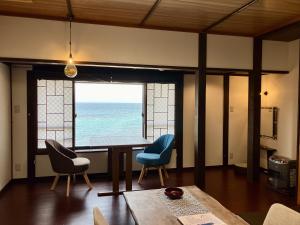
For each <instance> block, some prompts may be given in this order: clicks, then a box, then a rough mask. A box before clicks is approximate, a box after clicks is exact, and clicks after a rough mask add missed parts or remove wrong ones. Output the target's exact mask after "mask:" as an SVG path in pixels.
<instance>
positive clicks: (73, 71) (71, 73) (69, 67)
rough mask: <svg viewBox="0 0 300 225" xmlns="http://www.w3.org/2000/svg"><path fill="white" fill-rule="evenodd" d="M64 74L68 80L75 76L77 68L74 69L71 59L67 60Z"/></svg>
mask: <svg viewBox="0 0 300 225" xmlns="http://www.w3.org/2000/svg"><path fill="white" fill-rule="evenodd" d="M64 72H65V75H66V76H67V77H69V78H74V77H76V76H77V68H76V65H75V64H74V62H73V59H72V57H70V58H69V60H68V63H67V65H66V67H65V70H64Z"/></svg>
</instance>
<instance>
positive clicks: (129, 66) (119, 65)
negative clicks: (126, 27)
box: [0, 57, 197, 73]
mask: <svg viewBox="0 0 300 225" xmlns="http://www.w3.org/2000/svg"><path fill="white" fill-rule="evenodd" d="M0 62H8V63H20V64H30V65H65V64H66V61H64V60H49V59H32V58H7V57H0ZM76 65H78V66H85V67H88V66H90V67H111V68H127V69H157V70H160V71H161V70H180V71H185V72H186V73H191V72H195V71H196V70H197V67H192V66H191V67H186V66H169V65H153V64H149V65H147V64H130V63H110V62H91V61H76Z"/></svg>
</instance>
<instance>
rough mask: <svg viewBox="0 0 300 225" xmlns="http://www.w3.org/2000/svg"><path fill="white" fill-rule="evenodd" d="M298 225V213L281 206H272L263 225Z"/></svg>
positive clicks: (299, 219)
mask: <svg viewBox="0 0 300 225" xmlns="http://www.w3.org/2000/svg"><path fill="white" fill-rule="evenodd" d="M287 224H288V225H299V224H300V213H298V212H296V211H294V210H292V209H290V208H288V207H286V206H284V205H281V204H278V203H276V204H273V205H272V206H271V208H270V209H269V212H268V214H267V216H266V219H265V221H264V223H263V225H287Z"/></svg>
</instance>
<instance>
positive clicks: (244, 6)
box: [202, 0, 258, 32]
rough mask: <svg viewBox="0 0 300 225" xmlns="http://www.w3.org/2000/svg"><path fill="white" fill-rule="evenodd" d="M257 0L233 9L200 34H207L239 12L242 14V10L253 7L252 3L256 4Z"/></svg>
mask: <svg viewBox="0 0 300 225" xmlns="http://www.w3.org/2000/svg"><path fill="white" fill-rule="evenodd" d="M257 1H258V0H251V1H250V2H248V3H246V4H244V5H242V6H241V7H239V8H237V9H235V10H234V11H233V12H231V13H230V14H228V15H226V16H224V17H222V18H221V19H219V20H218V21H216V22H214V23H212V24H211V25H209V26H208V27H206V28H205V29H203V30H202V32H208V31H209V30H210V29H212V28H213V27H215V26H217V25H219V24H220V23H222V22H224V21H225V20H227V19H228V18H230V17H232V16H234V15H235V14H238V13H240V12H242V11H243V10H245V9H246V8H248V7H249V6H251V5H253V4H254V3H256V2H257Z"/></svg>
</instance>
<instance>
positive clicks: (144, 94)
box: [143, 83, 148, 138]
mask: <svg viewBox="0 0 300 225" xmlns="http://www.w3.org/2000/svg"><path fill="white" fill-rule="evenodd" d="M147 116H148V115H147V84H146V83H144V85H143V137H144V138H147Z"/></svg>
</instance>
